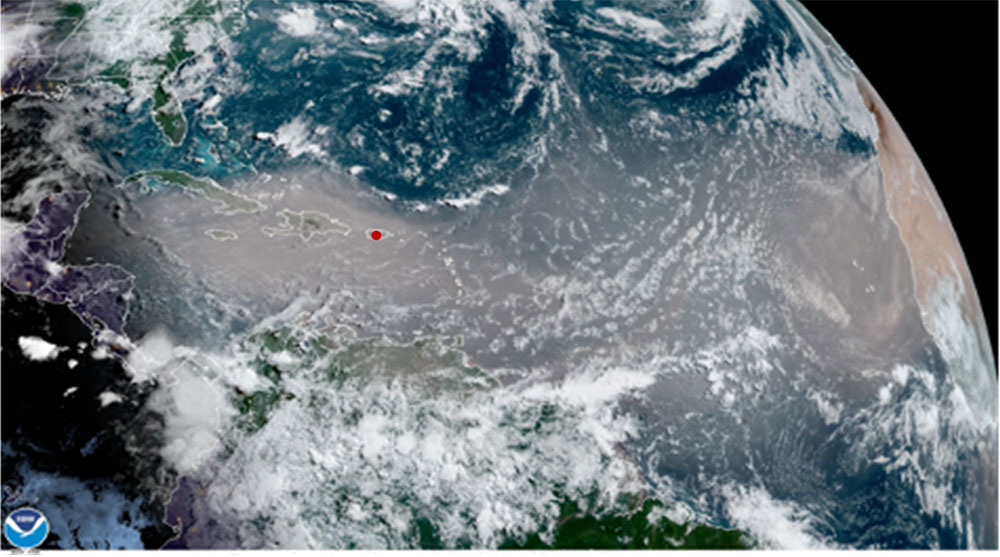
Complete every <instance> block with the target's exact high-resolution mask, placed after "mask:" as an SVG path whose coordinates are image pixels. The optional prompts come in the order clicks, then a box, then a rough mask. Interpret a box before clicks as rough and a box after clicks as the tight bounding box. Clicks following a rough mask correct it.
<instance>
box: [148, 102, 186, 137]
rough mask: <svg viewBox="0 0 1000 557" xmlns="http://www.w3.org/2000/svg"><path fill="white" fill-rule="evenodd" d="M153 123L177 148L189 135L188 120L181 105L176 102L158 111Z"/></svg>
mask: <svg viewBox="0 0 1000 557" xmlns="http://www.w3.org/2000/svg"><path fill="white" fill-rule="evenodd" d="M153 121H155V122H156V125H157V126H159V128H160V131H161V132H163V135H165V136H166V137H167V139H168V140H170V144H171V145H174V146H177V145H180V144H181V143H183V142H184V136H185V135H187V119H185V118H184V112H182V111H181V107H180V103H178V102H177V101H174V102H172V103H170V104H169V105H168V106H165V107H163V108H161V109H159V110H157V111H156V113H155V114H153Z"/></svg>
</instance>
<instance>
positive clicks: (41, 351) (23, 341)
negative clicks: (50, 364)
mask: <svg viewBox="0 0 1000 557" xmlns="http://www.w3.org/2000/svg"><path fill="white" fill-rule="evenodd" d="M17 344H18V345H20V347H21V352H23V353H24V356H25V357H26V358H28V359H29V360H34V361H36V362H44V361H46V360H54V359H55V358H56V356H58V355H59V352H62V351H63V350H65V348H60V347H59V346H56V345H55V344H52V343H51V342H48V341H47V340H44V339H41V338H39V337H21V338H19V339H17Z"/></svg>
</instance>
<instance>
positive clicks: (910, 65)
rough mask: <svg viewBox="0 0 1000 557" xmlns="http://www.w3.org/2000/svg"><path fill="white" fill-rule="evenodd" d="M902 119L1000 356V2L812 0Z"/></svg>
mask: <svg viewBox="0 0 1000 557" xmlns="http://www.w3.org/2000/svg"><path fill="white" fill-rule="evenodd" d="M803 3H804V4H805V6H806V8H808V9H809V11H810V12H812V14H813V15H814V16H815V17H816V19H817V20H819V22H820V23H822V24H823V26H824V27H826V29H827V30H828V31H829V32H830V34H831V35H833V37H834V39H836V40H837V42H838V43H839V44H840V46H842V47H843V48H844V50H845V51H847V54H848V55H849V56H850V57H851V58H852V59H853V60H854V62H855V63H856V64H857V65H858V67H859V68H860V69H861V71H862V73H864V74H865V77H867V78H868V80H869V81H870V82H871V83H872V84H873V85H874V86H875V90H876V91H878V94H879V95H880V96H881V97H882V99H883V100H884V101H885V103H886V105H888V107H889V110H890V111H891V112H892V114H893V115H894V116H895V117H896V120H898V121H899V123H900V125H901V126H902V127H903V131H904V132H905V133H906V136H907V138H908V139H909V140H910V143H912V144H913V147H914V149H916V151H917V155H918V156H919V157H920V160H921V161H922V162H923V163H924V167H925V168H927V172H928V174H930V176H931V180H932V181H933V182H934V186H935V187H936V188H937V191H938V195H940V196H941V200H942V201H943V202H944V206H945V208H946V209H947V210H948V215H949V217H950V218H951V223H952V226H954V228H955V232H956V233H957V234H958V239H959V242H960V243H961V245H962V250H963V251H964V252H965V258H966V260H967V261H968V262H969V267H970V269H971V270H972V276H973V279H974V280H975V282H976V290H978V292H979V300H980V301H981V302H982V304H983V311H984V314H985V315H986V322H987V324H988V325H989V328H990V338H991V340H992V343H993V358H994V360H996V354H997V191H998V189H1000V180H998V176H997V133H998V127H997V103H998V93H997V6H998V4H997V3H996V2H992V1H975V2H969V1H966V2H958V1H954V0H951V1H937V2H914V1H905V2H898V1H897V2H890V1H881V2H873V1H829V0H828V1H811V2H810V1H806V2H803Z"/></svg>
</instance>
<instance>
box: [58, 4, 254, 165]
mask: <svg viewBox="0 0 1000 557" xmlns="http://www.w3.org/2000/svg"><path fill="white" fill-rule="evenodd" d="M243 6H244V2H242V1H228V2H227V1H225V0H197V1H195V2H193V3H192V4H191V5H190V6H189V7H188V8H187V9H186V10H184V12H183V13H182V14H180V15H179V16H177V17H175V18H173V19H172V20H170V21H169V22H168V23H167V24H166V27H167V28H168V29H170V30H171V33H172V38H171V41H170V49H169V50H168V51H167V52H166V53H164V54H161V55H159V56H156V57H154V58H152V59H149V60H145V61H144V62H146V63H148V64H150V65H152V66H155V67H158V68H159V72H158V74H157V76H156V78H155V81H154V82H155V85H156V87H155V89H154V90H153V106H152V114H153V122H154V123H155V124H156V126H157V127H158V128H159V129H160V131H161V132H162V133H163V135H164V137H165V138H166V139H167V140H168V141H169V142H170V144H171V145H173V146H177V145H180V144H181V143H182V142H183V141H184V137H185V135H186V133H187V119H186V118H185V117H184V111H183V108H182V107H181V104H180V101H179V99H177V98H176V97H175V96H174V95H173V94H172V93H171V91H170V89H171V82H172V81H173V79H174V77H175V74H176V72H177V69H178V68H179V67H180V66H181V64H183V63H184V62H186V61H187V60H190V59H191V58H193V57H194V56H195V55H196V54H197V53H196V52H194V51H191V50H188V48H187V46H186V44H185V42H186V39H187V32H188V28H189V26H190V25H191V24H193V23H196V22H199V21H209V22H213V23H215V24H217V25H218V26H219V27H220V28H221V30H222V32H223V33H226V34H227V35H233V34H236V33H239V32H240V31H242V30H243V28H244V27H245V25H246V20H245V17H244V15H243ZM84 12H85V8H84V6H83V5H82V4H79V3H73V4H67V5H65V6H64V7H63V14H64V17H66V18H67V19H69V20H73V18H76V19H80V20H82V18H83V15H84ZM130 66H131V64H130V63H126V62H125V61H124V60H119V61H117V62H115V63H114V64H112V65H110V66H108V67H106V68H104V69H103V70H101V71H100V72H98V74H97V76H96V78H97V79H99V80H102V81H106V82H109V83H114V84H115V85H118V86H119V87H121V88H123V89H126V90H127V89H129V87H130V86H131V80H130V79H129V75H130V74H129V69H130Z"/></svg>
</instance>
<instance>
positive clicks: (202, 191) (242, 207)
mask: <svg viewBox="0 0 1000 557" xmlns="http://www.w3.org/2000/svg"><path fill="white" fill-rule="evenodd" d="M145 180H153V181H156V182H160V183H163V184H168V185H173V186H178V187H181V188H184V189H186V190H188V191H192V192H194V193H197V194H199V195H201V196H202V197H204V198H206V199H208V200H209V201H213V202H215V203H216V205H217V207H216V210H215V212H217V213H223V214H231V213H253V212H256V211H260V210H262V209H264V204H263V203H261V202H259V201H257V200H254V199H249V198H247V197H243V196H242V195H238V194H236V193H233V192H231V191H229V190H227V189H226V188H224V187H222V186H220V185H219V184H217V183H215V181H214V180H211V179H209V178H196V177H194V176H192V175H190V174H188V173H187V172H183V171H180V170H163V169H160V170H146V171H143V172H138V173H136V174H133V175H131V176H129V177H128V178H125V182H124V184H132V183H141V182H143V181H145Z"/></svg>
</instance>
